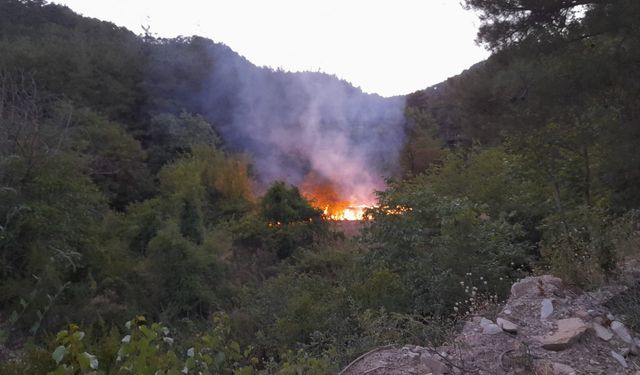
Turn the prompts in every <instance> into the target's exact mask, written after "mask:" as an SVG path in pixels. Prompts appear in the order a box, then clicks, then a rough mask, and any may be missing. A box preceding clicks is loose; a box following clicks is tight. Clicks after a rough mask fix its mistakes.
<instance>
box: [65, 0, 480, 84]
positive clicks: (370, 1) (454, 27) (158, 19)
mask: <svg viewBox="0 0 640 375" xmlns="http://www.w3.org/2000/svg"><path fill="white" fill-rule="evenodd" d="M53 2H56V3H59V4H64V5H67V6H68V7H70V8H71V9H73V10H74V11H76V12H78V13H81V14H83V15H85V16H87V17H93V18H98V19H101V20H106V21H111V22H113V23H115V24H117V25H119V26H124V27H127V28H128V29H130V30H132V31H133V32H135V33H137V34H141V33H143V28H142V27H143V26H148V27H150V31H151V33H152V34H155V35H157V36H160V37H175V36H178V35H183V36H189V35H200V36H204V37H208V38H210V39H213V40H214V41H216V42H222V43H224V44H226V45H228V46H229V47H231V48H232V49H233V50H235V51H236V52H238V53H240V54H241V55H243V56H245V57H246V58H247V59H249V60H250V61H251V62H253V63H254V64H256V65H259V66H269V67H272V68H282V69H284V70H289V71H303V70H310V71H322V72H325V73H329V74H335V75H336V76H338V77H340V78H343V79H346V80H347V81H349V82H351V83H352V84H354V85H355V86H359V87H361V88H362V89H363V90H364V91H366V92H369V93H378V94H380V95H383V96H392V95H401V94H408V93H411V92H413V91H416V90H420V89H423V88H426V87H428V86H430V85H433V84H436V83H438V82H441V81H443V80H445V79H447V78H448V77H451V76H453V75H456V74H458V73H460V72H461V71H463V70H464V69H466V68H468V67H470V66H471V65H473V64H474V63H476V62H479V61H481V60H483V59H485V58H486V57H487V56H488V52H487V51H485V50H484V49H483V48H482V47H480V46H477V45H476V44H475V42H474V40H475V35H476V32H477V29H478V24H479V20H478V18H477V16H476V15H475V14H473V13H472V12H470V11H466V10H464V9H463V8H462V6H461V5H460V2H459V1H456V0H397V1H388V0H386V1H385V0H322V1H308V0H272V1H264V0H226V1H220V0H181V1H153V2H152V1H148V0H54V1H53Z"/></svg>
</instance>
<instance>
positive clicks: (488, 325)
mask: <svg viewBox="0 0 640 375" xmlns="http://www.w3.org/2000/svg"><path fill="white" fill-rule="evenodd" d="M480 327H482V333H484V334H485V335H495V334H498V333H500V332H502V328H500V327H499V326H498V325H497V324H495V323H494V322H492V321H491V320H489V319H486V318H482V319H481V320H480Z"/></svg>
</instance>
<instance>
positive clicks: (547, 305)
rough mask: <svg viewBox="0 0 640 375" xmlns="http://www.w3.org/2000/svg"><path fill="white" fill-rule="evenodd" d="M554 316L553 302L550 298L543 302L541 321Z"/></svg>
mask: <svg viewBox="0 0 640 375" xmlns="http://www.w3.org/2000/svg"><path fill="white" fill-rule="evenodd" d="M551 314H553V301H552V300H551V299H549V298H545V299H543V300H542V306H541V307H540V319H547V318H548V317H550V316H551Z"/></svg>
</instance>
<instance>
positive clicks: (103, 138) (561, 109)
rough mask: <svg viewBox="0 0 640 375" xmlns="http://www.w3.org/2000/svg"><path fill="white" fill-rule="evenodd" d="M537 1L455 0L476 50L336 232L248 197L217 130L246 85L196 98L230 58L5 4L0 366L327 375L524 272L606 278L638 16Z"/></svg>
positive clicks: (634, 224) (296, 211)
mask: <svg viewBox="0 0 640 375" xmlns="http://www.w3.org/2000/svg"><path fill="white" fill-rule="evenodd" d="M541 3H542V2H539V1H527V0H513V1H502V0H467V1H466V4H467V6H468V7H470V8H473V9H475V10H477V11H479V12H480V13H481V14H483V20H484V26H483V27H482V28H481V31H480V34H479V38H480V41H481V42H483V43H485V45H487V46H488V47H489V48H491V49H492V50H493V52H494V53H493V55H492V56H491V57H490V58H489V59H488V60H487V61H485V62H482V63H480V64H478V65H476V66H474V67H472V68H471V69H469V70H468V71H466V72H464V73H463V74H461V75H460V76H457V77H454V78H452V79H450V80H448V81H446V82H443V83H442V84H440V85H437V86H434V87H432V88H429V89H426V90H424V91H421V92H418V93H415V94H412V95H410V96H409V97H408V100H407V110H406V114H407V118H408V120H409V123H410V125H411V127H410V128H409V129H408V133H409V137H408V141H407V144H406V145H405V147H404V150H403V152H402V155H401V160H400V162H401V171H400V172H399V173H398V174H397V178H396V179H394V180H389V185H388V189H387V190H386V191H383V192H379V206H378V207H376V208H373V209H371V210H370V214H371V217H372V220H371V221H370V222H368V223H367V224H366V225H365V226H364V229H363V231H362V233H361V235H359V236H357V237H355V238H345V236H344V235H342V234H341V233H340V232H339V230H336V229H339V227H338V228H337V227H336V226H335V225H332V224H329V223H327V222H325V221H323V220H321V215H322V213H321V212H320V211H319V210H317V209H314V208H313V207H311V206H310V205H309V202H307V201H306V200H305V199H304V198H303V197H302V196H301V193H300V192H299V191H298V189H297V188H296V187H295V186H290V185H287V184H285V183H282V182H277V183H274V184H273V185H272V186H271V187H270V188H269V189H268V190H267V191H266V192H265V193H264V194H259V195H258V194H256V193H255V189H254V186H255V178H256V174H255V170H254V167H253V165H254V164H253V160H252V157H255V155H246V154H240V153H237V152H235V151H236V149H235V148H234V147H232V146H233V143H234V140H232V139H228V137H227V138H225V137H224V134H229V133H227V132H225V130H224V129H226V128H227V127H229V126H230V124H232V122H233V121H232V119H231V118H230V116H231V114H230V112H229V105H228V104H229V103H232V102H233V101H234V96H237V95H242V94H243V93H242V92H238V91H234V87H233V85H231V86H226V85H225V86H224V87H219V88H218V89H214V90H212V89H211V87H203V82H205V81H207V80H205V79H204V77H211V76H212V75H213V76H215V75H216V74H218V75H224V72H225V69H228V66H229V65H230V63H229V59H233V61H234V64H240V63H242V64H248V62H246V60H243V59H242V58H240V57H238V56H236V55H234V54H233V53H232V52H231V51H230V50H229V49H228V48H226V47H224V46H220V45H217V44H214V43H213V42H211V41H208V40H205V39H202V38H197V37H193V38H179V39H173V40H164V39H156V38H154V37H153V36H151V35H144V36H136V35H134V34H132V33H131V32H129V31H127V30H124V29H119V28H117V27H115V26H114V25H112V24H109V23H104V22H100V21H97V20H92V19H86V18H82V17H80V16H78V15H76V14H74V13H73V12H71V11H70V10H68V9H66V8H64V7H60V6H57V5H48V4H46V3H45V2H44V1H42V0H0V349H1V350H0V373H7V374H25V373H28V374H47V373H54V374H86V373H105V374H156V373H163V374H165V373H166V374H178V373H189V374H192V373H193V374H195V373H200V372H205V373H229V374H230V373H236V374H253V373H282V374H298V373H308V374H314V373H315V374H326V373H331V372H336V371H337V370H339V369H340V367H341V366H342V365H344V364H345V363H347V362H349V361H350V360H351V359H353V358H354V357H355V356H357V355H358V354H360V353H363V352H364V351H366V350H368V349H370V348H372V347H375V346H377V345H382V344H387V343H396V342H400V343H415V344H421V345H425V343H430V342H437V341H438V340H441V339H442V338H443V337H444V336H446V334H447V332H448V331H449V330H450V329H454V328H455V323H456V322H457V321H458V320H459V319H460V318H462V317H464V316H465V315H466V314H468V313H473V312H474V311H476V310H478V309H487V308H490V306H491V304H495V303H497V302H498V301H499V300H500V299H501V298H503V297H504V296H505V293H506V291H507V290H508V287H509V286H510V285H511V282H512V281H513V280H514V279H516V278H518V277H520V276H522V275H524V274H526V273H529V272H542V271H544V272H547V271H549V270H550V271H551V272H553V273H555V274H557V275H558V276H560V277H563V278H564V279H565V280H567V281H569V282H571V283H574V284H575V285H577V286H580V287H587V288H588V287H593V286H597V285H598V284H600V283H602V282H603V281H605V280H607V279H609V278H611V277H615V274H616V268H617V267H618V264H619V262H620V261H621V260H623V259H624V257H626V256H632V255H634V252H635V253H637V251H638V233H637V228H638V223H639V220H640V215H639V211H637V209H638V208H639V207H638V206H639V204H640V155H639V154H638V153H637V152H636V149H637V147H638V146H639V145H640V124H639V120H640V119H639V116H640V113H639V112H638V109H639V108H640V64H639V63H638V62H639V61H640V55H639V54H640V24H638V23H637V22H635V20H636V19H637V18H638V17H639V16H640V4H638V3H637V2H636V1H634V0H592V1H565V0H549V1H545V2H544V4H545V5H544V6H540V5H539V4H541ZM576 7H579V8H576ZM231 65H233V64H231ZM250 70H251V72H252V73H251V74H253V75H255V76H256V77H258V76H259V77H265V78H264V80H263V81H264V82H268V83H265V84H268V85H275V87H280V89H282V88H283V87H285V86H286V85H284V84H282V86H278V85H279V83H278V82H282V81H283V80H292V79H295V78H292V77H294V76H295V75H292V74H289V73H283V72H273V71H270V70H266V69H259V68H255V67H252V68H250ZM214 72H217V73H214ZM317 77H320V78H318V82H325V83H326V82H329V83H326V84H328V85H329V86H332V85H336V84H337V85H345V83H344V82H339V81H337V80H335V79H334V78H332V77H328V76H323V75H319V76H317ZM331 82H333V83H331ZM336 82H338V83H336ZM215 87H217V86H215ZM323 87H325V86H323V84H321V83H318V85H317V89H318V90H320V91H321V90H322V89H323ZM274 90H279V89H274ZM353 90H356V89H353ZM356 91H357V90H356ZM204 92H206V95H204V94H203V93H204ZM290 95H295V94H293V93H292V94H290ZM203 97H206V98H207V100H208V101H207V102H206V103H204V102H203ZM376 100H378V99H376ZM635 255H637V254H635Z"/></svg>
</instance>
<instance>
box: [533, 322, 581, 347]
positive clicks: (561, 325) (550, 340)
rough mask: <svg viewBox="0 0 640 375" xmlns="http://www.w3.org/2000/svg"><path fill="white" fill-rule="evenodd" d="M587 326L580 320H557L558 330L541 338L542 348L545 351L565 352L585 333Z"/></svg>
mask: <svg viewBox="0 0 640 375" xmlns="http://www.w3.org/2000/svg"><path fill="white" fill-rule="evenodd" d="M588 328H589V326H588V325H587V324H586V323H585V322H584V321H583V320H582V319H580V318H569V319H560V320H558V330H557V331H556V332H554V333H552V334H550V335H547V336H544V337H542V340H541V341H542V348H544V349H546V350H554V351H560V350H565V349H567V348H568V347H570V346H571V345H573V343H575V342H576V341H578V340H579V339H580V337H581V336H582V335H583V334H584V333H585V332H586V331H587V329H588Z"/></svg>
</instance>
